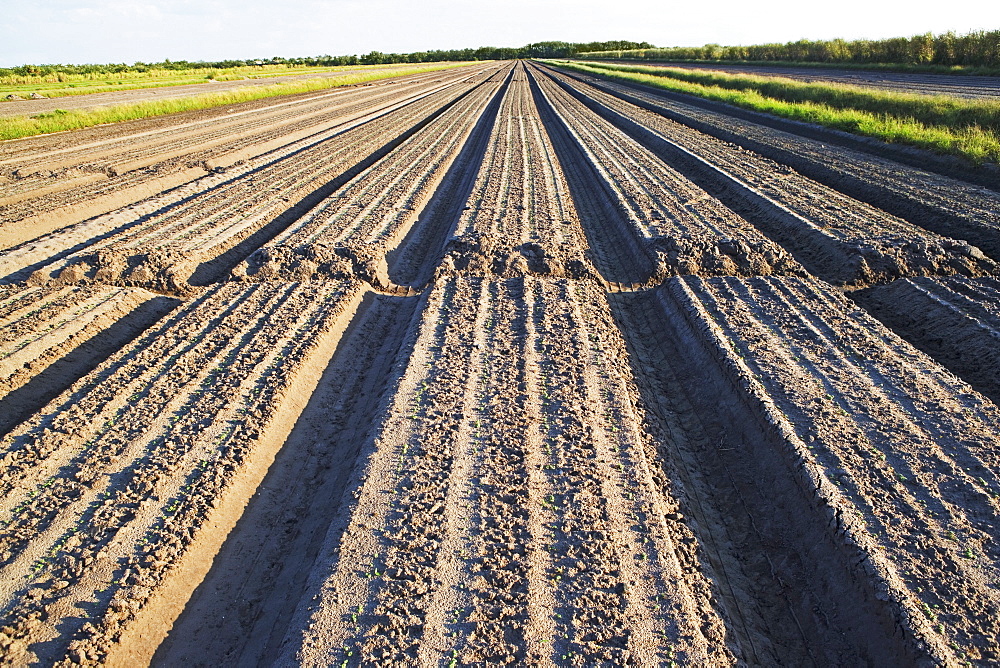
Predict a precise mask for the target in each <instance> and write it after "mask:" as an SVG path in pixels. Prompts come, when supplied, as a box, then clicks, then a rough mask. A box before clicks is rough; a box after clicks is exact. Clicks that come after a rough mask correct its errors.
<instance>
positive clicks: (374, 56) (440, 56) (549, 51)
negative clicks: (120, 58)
mask: <svg viewBox="0 0 1000 668" xmlns="http://www.w3.org/2000/svg"><path fill="white" fill-rule="evenodd" d="M650 48H653V45H652V44H650V43H649V42H630V41H626V40H612V41H608V42H538V43H535V44H528V45H526V46H522V47H519V48H509V47H495V46H483V47H479V48H478V49H435V50H432V51H417V52H414V53H382V52H381V51H372V52H370V53H366V54H364V55H352V56H329V55H323V56H310V57H301V58H283V57H280V56H274V57H272V58H250V59H247V60H219V61H212V62H206V61H189V60H169V59H168V60H164V61H163V62H159V63H144V62H136V63H132V64H131V65H129V64H126V63H109V64H86V65H21V66H19V67H12V68H5V69H4V68H0V76H46V75H52V74H59V73H62V74H127V73H129V72H147V71H150V70H192V69H230V68H235V67H253V66H263V65H286V66H310V67H332V66H335V65H389V64H393V63H433V62H441V61H467V60H510V59H514V58H573V57H576V56H577V55H578V54H580V53H583V52H587V51H610V50H615V51H628V50H635V49H650Z"/></svg>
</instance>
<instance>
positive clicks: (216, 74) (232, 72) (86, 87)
mask: <svg viewBox="0 0 1000 668" xmlns="http://www.w3.org/2000/svg"><path fill="white" fill-rule="evenodd" d="M269 67H271V66H269ZM404 67H414V65H413V64H412V63H408V64H406V65H343V66H334V67H298V68H294V69H293V68H287V67H285V68H281V69H277V68H272V69H270V70H268V69H261V68H251V67H243V68H232V69H226V70H220V69H209V68H204V69H193V70H180V71H178V72H170V71H168V70H156V71H154V72H143V73H136V74H130V75H128V76H119V77H116V76H107V75H105V76H102V77H96V78H95V75H92V74H91V75H64V76H63V79H64V81H59V80H58V78H57V77H56V76H47V77H44V78H43V77H6V79H10V80H17V79H24V80H28V79H38V81H34V82H31V83H16V84H9V85H8V84H5V83H4V82H3V79H4V78H5V77H0V98H6V97H7V95H9V94H14V95H17V96H19V97H21V98H28V97H30V95H31V94H32V93H39V94H41V95H43V96H45V97H47V98H55V97H69V96H76V95H92V94H94V93H113V92H117V91H125V90H136V89H139V88H163V87H165V86H187V85H191V84H203V83H211V82H213V81H238V80H241V79H255V80H257V79H263V80H266V79H271V78H274V77H286V76H301V75H309V74H330V73H336V72H344V73H345V74H346V73H348V72H351V73H357V72H359V71H371V70H387V69H392V68H396V69H402V68H404Z"/></svg>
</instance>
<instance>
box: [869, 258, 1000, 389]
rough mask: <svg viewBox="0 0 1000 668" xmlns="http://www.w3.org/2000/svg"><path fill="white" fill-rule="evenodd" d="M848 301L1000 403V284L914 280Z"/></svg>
mask: <svg viewBox="0 0 1000 668" xmlns="http://www.w3.org/2000/svg"><path fill="white" fill-rule="evenodd" d="M851 298H852V299H854V300H855V301H857V302H858V303H859V304H861V305H862V306H864V307H865V308H866V309H867V310H868V311H869V312H870V313H871V314H872V315H874V316H875V317H876V318H878V319H879V320H881V321H882V322H883V323H884V324H886V325H888V326H889V327H890V328H892V330H893V331H895V332H896V333H897V334H899V335H900V336H902V337H903V338H904V339H906V340H907V341H909V342H910V343H912V344H913V345H915V346H916V347H917V348H919V349H920V350H922V351H923V352H925V353H927V354H928V355H930V356H931V357H933V358H934V359H935V360H937V361H938V362H940V363H941V364H943V365H944V366H946V367H948V369H949V370H951V371H952V372H953V373H955V374H956V375H958V376H961V378H962V379H963V380H965V381H966V382H967V383H969V384H970V385H972V386H973V387H974V388H976V389H977V390H978V391H980V392H982V393H983V394H985V395H986V396H988V397H990V398H991V399H993V401H994V402H1000V283H998V282H997V280H996V279H990V278H980V279H963V278H957V277H956V278H947V279H932V278H916V279H906V280H902V281H893V282H892V283H889V284H888V285H883V286H878V287H875V288H871V289H868V290H862V291H857V292H854V293H852V294H851Z"/></svg>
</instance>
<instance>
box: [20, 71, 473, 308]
mask: <svg viewBox="0 0 1000 668" xmlns="http://www.w3.org/2000/svg"><path fill="white" fill-rule="evenodd" d="M476 86H477V84H466V83H459V84H454V85H451V86H448V87H445V88H443V89H441V90H438V91H436V92H431V93H429V94H426V95H425V96H423V97H421V98H419V99H417V100H416V101H407V102H405V103H400V104H398V105H397V106H396V108H390V109H389V110H381V111H379V112H377V113H376V114H373V115H372V117H369V118H368V119H366V120H367V122H363V123H359V124H357V125H355V126H354V127H351V128H349V129H346V130H336V131H330V132H328V133H324V135H322V136H320V137H313V138H310V139H309V140H307V141H305V142H302V143H301V144H299V145H293V146H291V147H288V148H287V149H285V150H283V151H282V152H281V154H279V155H268V156H264V157H262V158H260V159H258V160H255V161H250V162H248V163H247V164H246V165H245V166H242V167H240V168H238V169H235V170H230V171H227V172H225V173H224V174H220V175H217V176H214V177H206V179H202V180H200V181H199V183H198V191H197V192H196V193H192V194H190V195H187V193H184V194H185V195H187V196H184V197H183V198H180V199H177V200H176V201H175V202H172V203H170V204H167V205H163V204H162V203H158V204H160V206H159V208H158V209H157V210H156V211H155V212H154V213H152V215H149V214H147V215H142V213H143V212H141V211H137V212H135V213H134V214H132V216H130V217H129V218H125V219H124V220H123V216H122V215H121V214H110V215H109V216H107V217H103V219H102V218H98V219H97V220H96V221H93V222H89V223H84V224H82V226H83V227H84V228H86V230H84V229H79V228H72V232H71V233H63V234H59V233H57V234H56V235H54V236H57V238H59V239H61V238H65V237H69V239H68V241H76V240H77V239H79V238H80V236H81V235H82V234H85V233H86V234H91V235H94V234H95V233H99V231H100V228H101V227H102V226H109V227H110V226H111V225H114V227H115V229H117V230H120V231H117V232H114V233H112V234H105V235H104V236H102V237H101V238H100V240H98V241H93V242H91V243H88V244H87V245H86V246H85V247H84V248H83V249H82V250H80V251H78V252H76V253H73V254H70V255H68V256H66V257H63V258H60V259H59V260H58V261H57V262H55V263H52V264H46V265H44V266H43V267H42V268H40V269H37V270H35V271H34V272H33V273H32V275H31V277H30V279H29V280H30V282H31V283H32V284H52V283H58V284H77V283H81V282H89V281H94V280H97V281H99V282H102V283H116V284H125V285H131V286H137V287H149V288H153V289H156V290H159V291H165V292H166V291H169V292H176V293H181V294H183V293H184V292H185V291H188V290H190V282H194V283H195V284H199V283H200V284H204V283H206V282H210V281H213V280H216V279H217V278H219V277H220V276H224V275H225V273H226V272H227V271H228V270H229V268H230V267H231V266H232V264H235V262H233V261H232V260H231V259H230V257H231V256H232V255H233V254H238V257H243V256H245V254H246V253H240V252H239V250H235V251H233V253H230V257H227V256H225V255H224V254H226V253H227V251H231V250H233V249H234V248H237V247H238V245H239V244H241V243H243V242H246V243H244V247H246V246H247V245H250V247H251V248H254V247H257V246H259V245H260V241H259V240H258V239H259V237H258V238H254V235H258V233H259V234H263V235H267V234H268V231H269V230H268V228H269V227H270V228H271V229H274V228H277V230H280V229H281V228H283V227H284V226H287V225H288V224H289V223H290V222H292V221H293V220H295V219H296V218H297V217H298V216H301V215H302V213H304V211H303V209H304V210H308V208H309V207H310V206H311V205H312V204H314V203H316V202H318V201H320V200H321V199H322V198H323V197H325V196H327V195H328V194H330V193H332V192H333V191H335V190H336V189H337V188H338V187H339V186H341V185H343V183H344V182H345V181H347V180H348V179H349V178H351V177H352V176H353V175H355V174H357V173H359V172H361V171H363V170H364V169H366V168H367V167H369V166H370V165H371V164H373V163H375V162H376V161H377V160H378V159H379V158H381V157H382V156H383V155H385V154H387V153H388V152H389V151H391V150H392V149H393V148H395V147H396V146H398V145H399V144H400V143H401V142H403V141H404V140H405V139H406V138H408V137H409V136H411V135H412V134H413V133H415V132H416V131H418V130H419V129H420V128H421V127H423V126H424V125H425V124H426V123H428V122H430V121H431V120H433V119H434V118H436V117H437V116H438V115H439V114H440V113H442V112H443V111H444V110H446V109H447V108H449V107H450V106H451V105H452V104H453V103H454V102H455V101H456V100H458V99H460V98H462V97H463V96H464V95H466V94H467V93H469V91H470V90H472V89H473V88H474V87H476ZM178 194H179V193H178ZM126 215H127V214H126ZM112 221H113V222H112ZM277 230H275V231H277ZM271 234H272V235H273V232H271ZM248 240H249V241H248ZM265 240H266V239H265ZM56 242H57V241H53V243H56ZM38 245H40V246H42V248H43V249H44V250H43V252H51V248H50V244H45V245H43V244H41V243H39V244H38ZM37 256H38V252H37V251H36V250H34V244H32V245H29V246H26V247H19V248H17V249H12V250H11V251H8V252H7V253H4V254H3V257H2V258H0V262H3V261H4V260H6V261H7V262H5V264H7V266H10V267H12V268H13V267H17V268H20V267H18V265H24V264H25V263H27V262H30V261H33V260H36V258H37ZM198 272H200V273H199V274H198V275H195V274H196V273H198ZM189 281H190V282H189Z"/></svg>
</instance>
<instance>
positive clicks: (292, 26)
mask: <svg viewBox="0 0 1000 668" xmlns="http://www.w3.org/2000/svg"><path fill="white" fill-rule="evenodd" d="M997 29H1000V2H996V0H951V1H949V2H941V0H909V1H907V0H837V1H836V2H809V1H808V0H755V1H747V0H705V1H704V2H692V1H691V0H506V1H504V0H497V1H494V2H476V1H475V0H422V1H420V2H415V1H413V0H133V1H125V0H0V67H12V66H16V65H24V64H48V63H74V64H79V63H112V62H114V63H120V62H125V63H133V62H136V61H144V62H158V61H162V60H164V59H167V58H169V59H171V60H192V61H193V60H208V61H211V60H224V59H228V58H233V59H246V58H264V57H271V56H283V57H297V56H316V55H322V54H329V55H349V54H362V53H368V52H369V51H383V52H387V53H388V52H395V53H408V52H412V51H423V50H427V49H451V48H464V47H479V46H511V47H518V46H523V45H525V44H529V43H531V42H540V41H548V40H561V41H566V42H589V41H603V40H611V39H627V40H632V41H647V42H651V43H653V44H655V45H656V46H700V45H702V44H707V43H717V44H726V45H729V44H760V43H765V42H788V41H793V40H797V39H802V38H806V39H833V38H836V37H842V38H844V39H861V38H870V39H876V38H883V37H898V36H909V35H914V34H918V33H925V32H933V33H941V32H946V31H949V30H951V31H954V32H957V33H965V32H969V31H972V30H997Z"/></svg>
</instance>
